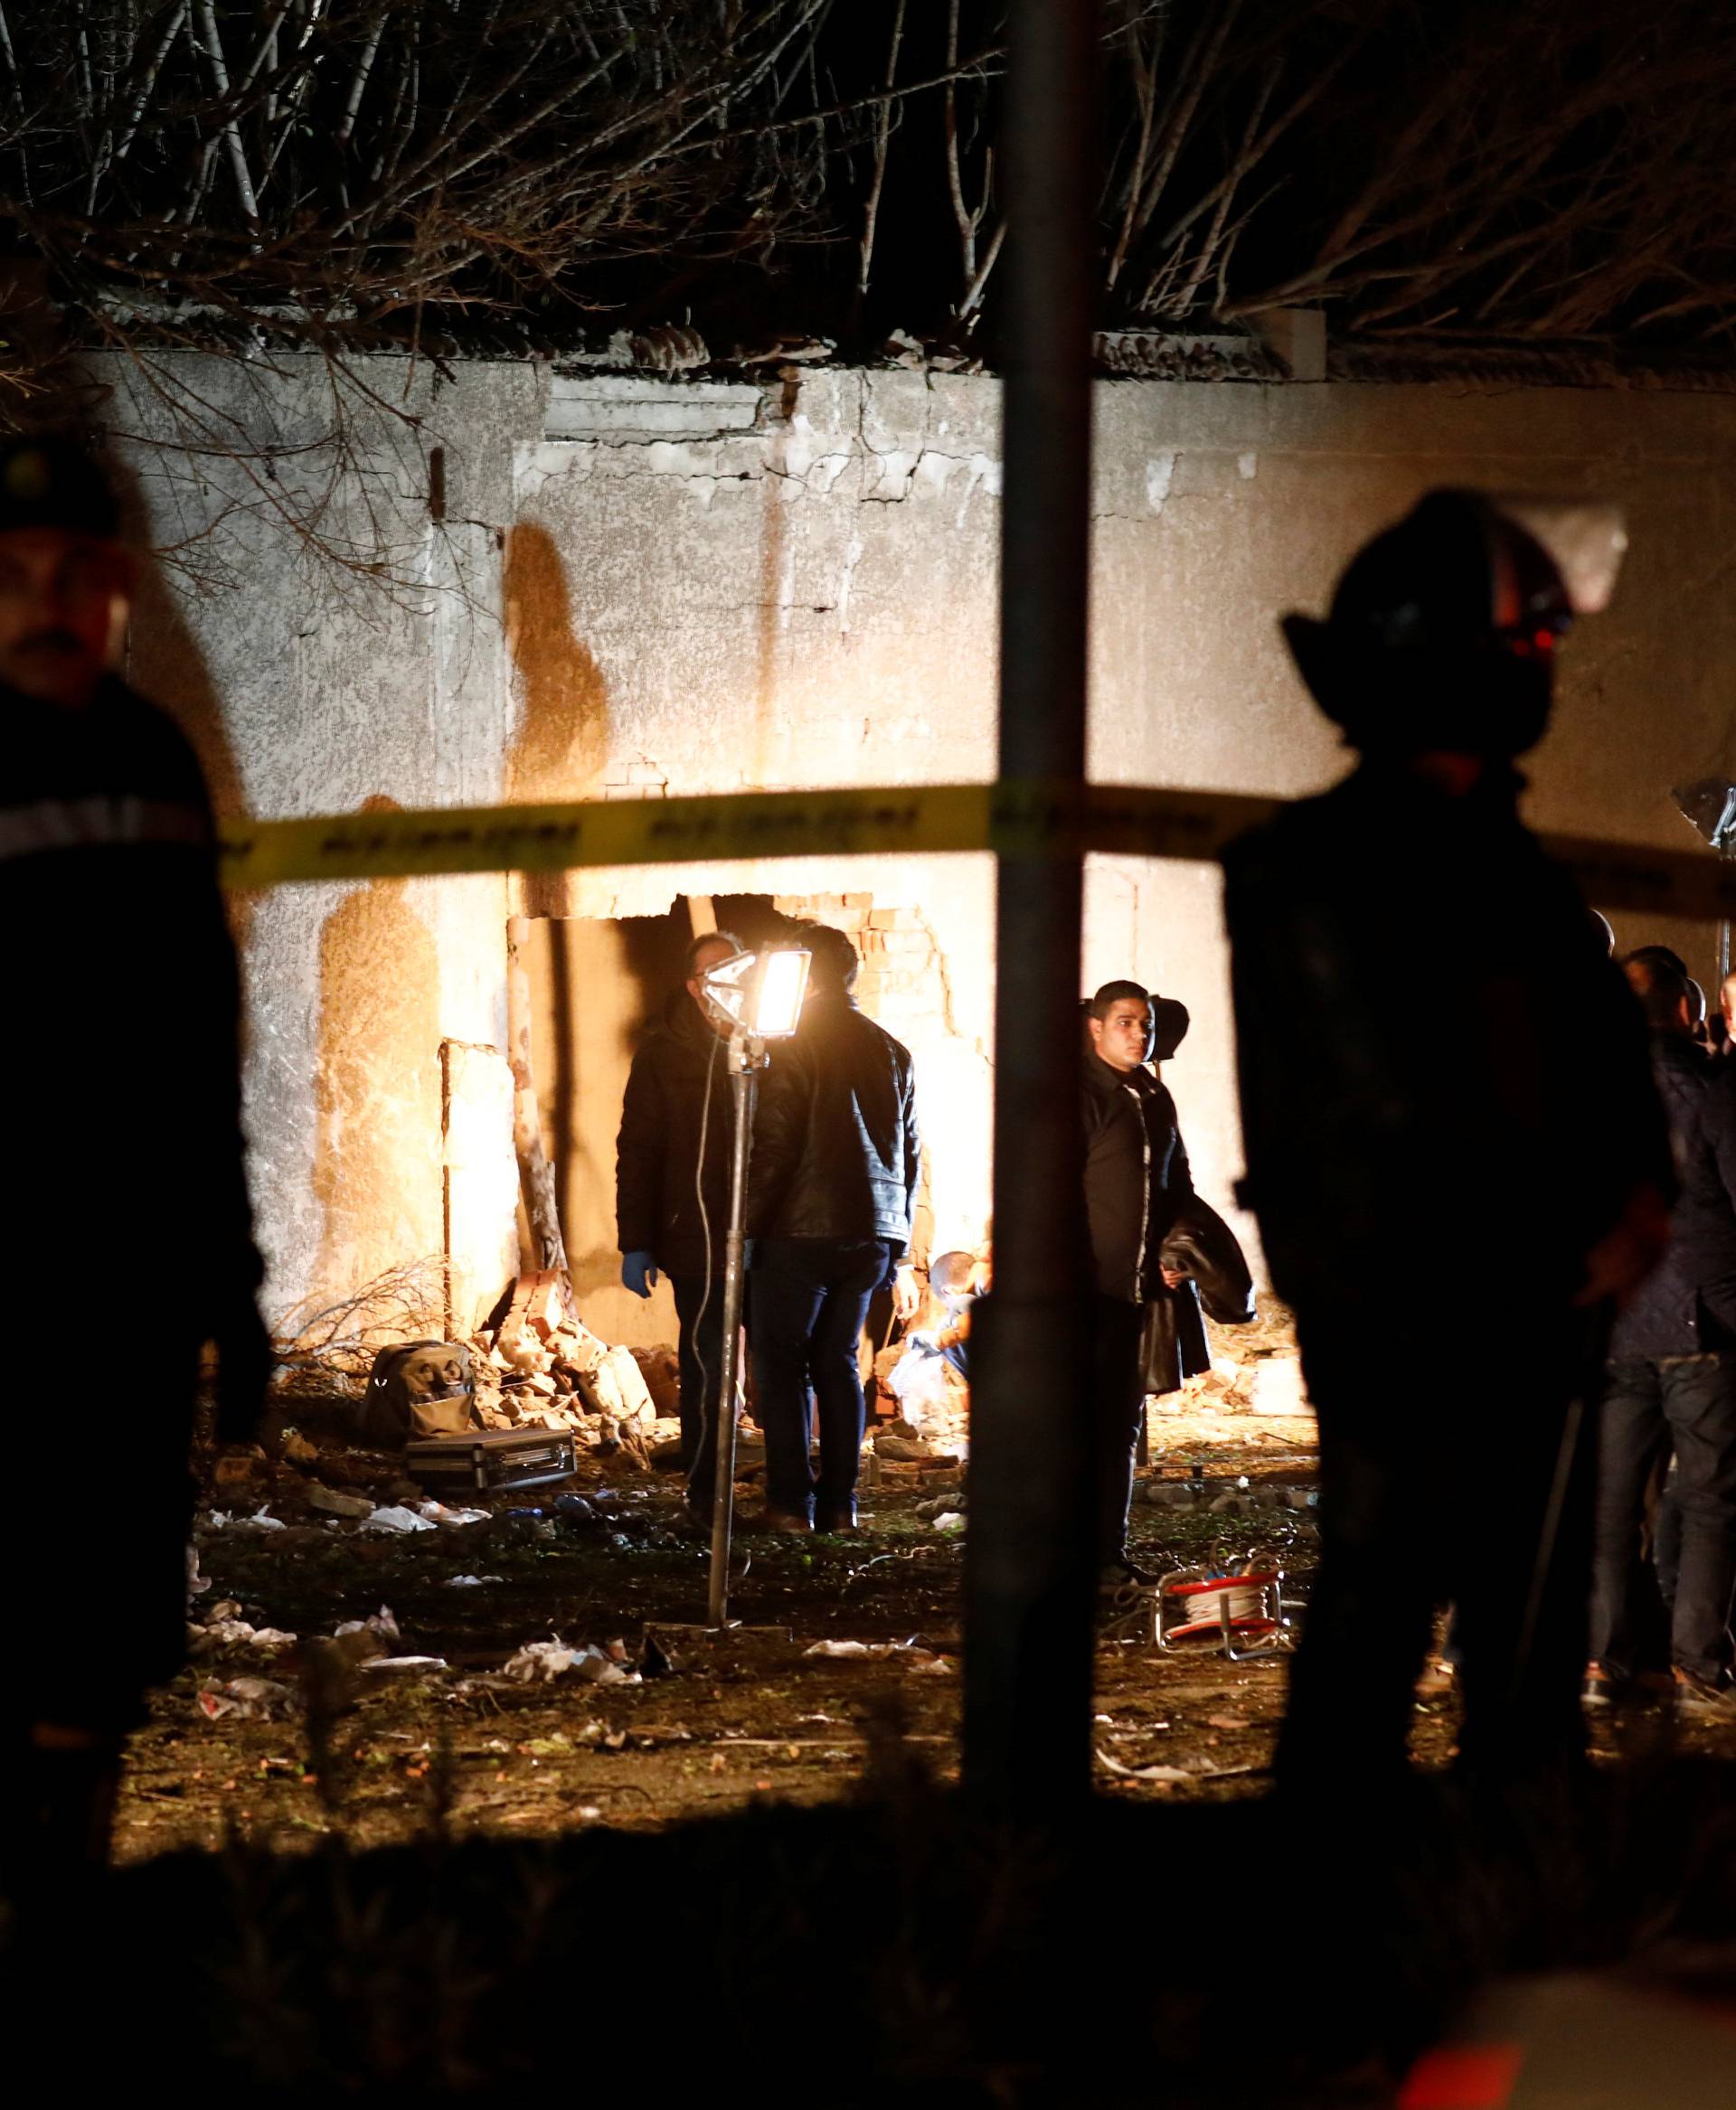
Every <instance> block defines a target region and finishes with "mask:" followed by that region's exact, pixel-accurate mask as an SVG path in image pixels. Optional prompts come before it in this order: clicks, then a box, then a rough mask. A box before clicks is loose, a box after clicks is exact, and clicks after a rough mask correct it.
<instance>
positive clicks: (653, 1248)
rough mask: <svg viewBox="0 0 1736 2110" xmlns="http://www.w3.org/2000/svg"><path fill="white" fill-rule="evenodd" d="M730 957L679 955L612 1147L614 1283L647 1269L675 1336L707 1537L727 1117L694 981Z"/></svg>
mask: <svg viewBox="0 0 1736 2110" xmlns="http://www.w3.org/2000/svg"><path fill="white" fill-rule="evenodd" d="M740 951H741V944H740V942H739V941H738V940H737V939H736V938H734V937H731V935H730V934H729V932H728V931H723V930H712V931H708V932H706V934H705V935H704V936H703V937H696V938H694V940H693V943H692V944H691V945H690V946H689V947H688V948H687V972H686V975H685V977H684V982H683V985H682V986H681V988H679V989H678V990H676V992H675V994H674V995H673V996H672V997H671V998H670V999H669V1002H668V1003H667V1004H665V1007H664V1012H663V1015H662V1017H661V1018H660V1019H658V1021H657V1022H656V1024H655V1025H654V1026H653V1027H652V1028H651V1030H650V1031H649V1032H648V1033H646V1036H645V1039H644V1040H643V1041H641V1042H640V1043H639V1046H638V1049H637V1052H636V1053H635V1055H634V1057H633V1065H632V1068H631V1069H629V1070H628V1071H627V1095H626V1097H625V1099H624V1100H623V1102H622V1106H621V1126H620V1133H619V1135H618V1136H617V1138H616V1143H615V1225H616V1235H617V1237H618V1240H619V1242H620V1248H621V1280H622V1281H623V1282H624V1283H625V1284H626V1286H627V1288H628V1289H630V1290H631V1291H632V1292H633V1293H634V1295H636V1296H646V1297H648V1296H649V1295H650V1294H651V1292H652V1290H653V1289H654V1288H655V1287H656V1282H657V1275H658V1270H659V1269H661V1270H662V1272H663V1273H664V1274H665V1275H666V1276H668V1277H669V1286H670V1288H671V1289H672V1290H673V1291H674V1292H675V1321H676V1323H677V1325H678V1326H679V1327H680V1330H681V1332H680V1362H681V1454H682V1455H681V1462H682V1465H683V1468H684V1471H685V1472H686V1474H687V1508H688V1512H689V1514H690V1515H691V1516H692V1518H693V1521H694V1522H695V1523H697V1524H699V1525H701V1526H702V1527H703V1528H704V1529H706V1530H709V1529H710V1526H711V1521H712V1500H713V1496H714V1493H715V1486H714V1475H715V1460H716V1440H717V1428H718V1418H717V1402H718V1397H719V1388H720V1387H721V1386H722V1381H723V1259H724V1241H725V1239H726V1237H727V1235H728V1232H729V1228H730V1146H731V1137H732V1135H733V1134H734V1118H735V1117H734V1114H733V1112H732V1110H731V1104H730V1071H729V1064H728V1062H727V1061H726V1060H725V1059H724V1042H725V1041H726V1040H727V1038H728V1029H727V1027H723V1026H720V1025H719V1023H718V1022H717V1021H715V1020H714V1019H713V1018H712V1017H711V1015H710V1014H709V1013H707V1011H706V1009H705V1006H704V1003H703V1000H702V996H701V980H702V977H703V975H705V974H706V973H707V972H708V971H709V970H710V969H711V968H712V967H715V966H721V965H722V962H723V961H725V960H727V959H731V958H733V956H735V955H736V954H737V953H738V952H740Z"/></svg>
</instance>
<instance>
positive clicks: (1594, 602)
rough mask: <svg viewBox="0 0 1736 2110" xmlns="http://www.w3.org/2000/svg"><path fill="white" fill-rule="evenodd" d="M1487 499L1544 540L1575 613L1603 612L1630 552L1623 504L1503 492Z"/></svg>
mask: <svg viewBox="0 0 1736 2110" xmlns="http://www.w3.org/2000/svg"><path fill="white" fill-rule="evenodd" d="M1489 503H1490V504H1492V505H1493V506H1494V507H1495V510H1496V511H1497V512H1498V513H1505V515H1506V517H1507V518H1508V519H1509V520H1510V521H1512V522H1513V523H1514V525H1515V526H1516V527H1520V528H1523V529H1524V532H1526V534H1528V535H1529V536H1530V537H1531V539H1532V540H1533V542H1540V543H1541V544H1542V545H1543V549H1544V551H1546V552H1547V554H1548V556H1549V559H1550V561H1551V562H1552V564H1553V565H1554V567H1555V569H1556V570H1557V571H1558V572H1560V574H1561V584H1562V585H1563V586H1564V587H1565V588H1566V589H1567V598H1568V605H1569V607H1570V608H1571V609H1572V611H1573V613H1574V614H1575V615H1576V616H1599V615H1601V614H1602V613H1603V611H1604V609H1605V608H1608V607H1609V598H1610V596H1611V595H1612V594H1613V593H1614V592H1615V590H1616V577H1617V574H1618V572H1619V571H1620V570H1621V560H1622V559H1623V557H1624V556H1626V554H1627V552H1628V528H1627V523H1626V521H1625V519H1624V517H1623V514H1622V510H1621V508H1620V506H1619V505H1616V504H1609V503H1608V502H1607V501H1605V500H1603V499H1597V498H1537V497H1530V496H1527V495H1524V493H1520V492H1504V491H1495V492H1491V493H1490V495H1489Z"/></svg>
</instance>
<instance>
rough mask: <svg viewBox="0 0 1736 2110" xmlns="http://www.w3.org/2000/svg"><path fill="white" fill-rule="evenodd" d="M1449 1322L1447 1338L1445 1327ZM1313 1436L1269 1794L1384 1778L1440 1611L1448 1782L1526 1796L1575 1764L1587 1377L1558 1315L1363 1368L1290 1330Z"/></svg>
mask: <svg viewBox="0 0 1736 2110" xmlns="http://www.w3.org/2000/svg"><path fill="white" fill-rule="evenodd" d="M1298 1323H1299V1330H1300V1333H1301V1339H1302V1361H1303V1367H1304V1369H1305V1371H1306V1372H1307V1380H1308V1390H1309V1393H1310V1395H1311V1397H1312V1399H1313V1400H1314V1405H1315V1408H1316V1413H1317V1414H1318V1416H1319V1422H1320V1510H1319V1518H1320V1566H1319V1569H1318V1572H1317V1574H1316V1578H1315V1582H1314V1586H1313V1589H1312V1591H1311V1593H1310V1596H1309V1600H1308V1609H1307V1618H1306V1621H1305V1623H1304V1627H1303V1634H1302V1641H1301V1644H1300V1646H1299V1648H1298V1650H1297V1655H1296V1659H1295V1662H1294V1663H1293V1665H1292V1668H1291V1673H1290V1691H1289V1704H1288V1711H1287V1713H1286V1717H1285V1723H1284V1729H1283V1734H1282V1736H1281V1738H1280V1739H1279V1745H1278V1775H1279V1779H1280V1782H1281V1783H1282V1784H1283V1785H1285V1786H1287V1787H1301V1788H1303V1789H1305V1790H1307V1792H1309V1793H1316V1792H1318V1793H1322V1794H1336V1795H1338V1796H1340V1797H1342V1796H1343V1795H1344V1794H1346V1793H1348V1794H1353V1795H1354V1794H1357V1793H1360V1792H1363V1790H1364V1789H1365V1788H1368V1787H1382V1788H1385V1787H1391V1786H1392V1785H1395V1784H1396V1783H1397V1782H1398V1781H1399V1780H1400V1779H1401V1776H1403V1774H1404V1771H1405V1768H1406V1765H1407V1743H1408V1738H1409V1732H1410V1727H1411V1713H1412V1709H1413V1706H1414V1704H1415V1695H1416V1683H1417V1679H1418V1677H1419V1675H1420V1672H1421V1669H1422V1665H1423V1662H1424V1659H1425V1655H1426V1653H1427V1650H1428V1646H1429V1636H1430V1631H1431V1627H1432V1623H1433V1619H1434V1615H1435V1612H1436V1610H1437V1608H1438V1606H1440V1605H1443V1604H1446V1603H1448V1602H1450V1603H1452V1604H1454V1605H1455V1606H1457V1608H1458V1615H1457V1621H1456V1631H1457V1636H1458V1648H1459V1653H1460V1665H1461V1668H1460V1681H1459V1682H1460V1690H1461V1692H1462V1695H1463V1700H1464V1719H1463V1726H1462V1728H1461V1730H1460V1736H1459V1751H1460V1763H1461V1766H1463V1767H1464V1768H1465V1769H1467V1771H1470V1772H1473V1773H1476V1774H1478V1775H1481V1776H1483V1777H1485V1778H1490V1777H1494V1778H1497V1779H1499V1778H1504V1777H1506V1778H1530V1779H1542V1778H1544V1777H1547V1776H1551V1775H1553V1774H1557V1773H1559V1772H1560V1771H1561V1770H1562V1769H1571V1768H1572V1767H1573V1766H1576V1765H1577V1764H1578V1763H1580V1762H1582V1760H1583V1757H1584V1751H1585V1729H1584V1723H1583V1719H1582V1718H1581V1715H1580V1698H1579V1694H1580V1680H1581V1678H1582V1676H1583V1674H1584V1669H1585V1639H1586V1594H1587V1580H1588V1578H1589V1574H1590V1550H1591V1509H1592V1501H1593V1495H1594V1492H1595V1447H1596V1446H1595V1442H1594V1440H1593V1439H1594V1435H1595V1431H1594V1428H1593V1427H1591V1426H1590V1417H1589V1412H1588V1408H1587V1406H1586V1400H1587V1399H1588V1397H1590V1396H1591V1395H1592V1393H1593V1381H1594V1380H1595V1375H1596V1371H1597V1362H1596V1361H1595V1360H1594V1357H1593V1355H1592V1352H1591V1351H1592V1342H1591V1341H1590V1338H1589V1336H1590V1333H1591V1328H1590V1326H1589V1325H1584V1324H1581V1323H1580V1321H1579V1319H1578V1315H1577V1314H1570V1313H1566V1312H1563V1313H1561V1314H1553V1315H1552V1314H1543V1316H1542V1317H1539V1318H1537V1319H1535V1320H1534V1321H1533V1323H1528V1324H1526V1325H1525V1326H1524V1327H1523V1328H1522V1327H1520V1326H1518V1325H1516V1324H1509V1325H1507V1326H1505V1327H1501V1328H1499V1329H1496V1328H1492V1327H1490V1326H1489V1325H1488V1324H1487V1323H1485V1322H1483V1321H1479V1323H1478V1328H1477V1333H1476V1336H1475V1345H1476V1351H1477V1352H1476V1357H1475V1360H1474V1361H1470V1360H1467V1361H1461V1360H1460V1359H1459V1358H1458V1357H1457V1356H1455V1355H1453V1354H1451V1353H1450V1352H1444V1347H1445V1343H1446V1342H1448V1341H1449V1340H1450V1338H1451V1335H1450V1333H1448V1332H1447V1331H1446V1329H1445V1327H1443V1330H1442V1331H1441V1332H1440V1333H1435V1332H1432V1331H1430V1330H1429V1329H1428V1328H1427V1327H1426V1326H1424V1327H1418V1328H1417V1329H1415V1330H1414V1332H1413V1333H1411V1338H1409V1339H1408V1340H1406V1339H1402V1338H1401V1340H1399V1341H1398V1342H1395V1341H1394V1339H1393V1337H1392V1327H1391V1325H1390V1323H1389V1324H1388V1325H1386V1326H1385V1327H1384V1328H1382V1331H1381V1334H1380V1346H1379V1352H1378V1353H1376V1352H1375V1351H1374V1349H1373V1346H1372V1345H1371V1344H1370V1342H1371V1341H1372V1339H1373V1330H1372V1329H1371V1330H1370V1333H1368V1334H1367V1335H1364V1333H1363V1328H1362V1327H1361V1326H1360V1325H1359V1324H1357V1323H1354V1321H1349V1322H1347V1321H1346V1320H1345V1319H1342V1318H1339V1317H1337V1315H1336V1314H1325V1315H1323V1314H1302V1315H1301V1317H1300V1318H1299V1322H1298ZM1454 1323H1457V1322H1454Z"/></svg>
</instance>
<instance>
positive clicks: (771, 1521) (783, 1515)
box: [750, 1504, 814, 1533]
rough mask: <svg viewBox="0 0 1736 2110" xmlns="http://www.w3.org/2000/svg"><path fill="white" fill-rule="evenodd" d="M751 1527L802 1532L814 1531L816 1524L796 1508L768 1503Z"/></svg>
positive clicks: (762, 1529) (755, 1529)
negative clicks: (773, 1506) (780, 1506)
mask: <svg viewBox="0 0 1736 2110" xmlns="http://www.w3.org/2000/svg"><path fill="white" fill-rule="evenodd" d="M750 1528H751V1529H752V1530H754V1531H788V1532H796V1533H800V1532H807V1531H813V1529H814V1526H813V1525H812V1524H811V1523H810V1522H809V1521H808V1520H807V1518H806V1517H805V1516H803V1515H801V1514H800V1512H797V1511H796V1510H792V1509H773V1508H771V1507H770V1506H769V1504H768V1506H767V1507H766V1508H765V1509H764V1510H762V1511H761V1512H760V1514H759V1515H758V1516H757V1517H755V1519H754V1520H753V1523H752V1525H751V1527H750Z"/></svg>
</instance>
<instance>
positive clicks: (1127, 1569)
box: [1097, 1553, 1157, 1594]
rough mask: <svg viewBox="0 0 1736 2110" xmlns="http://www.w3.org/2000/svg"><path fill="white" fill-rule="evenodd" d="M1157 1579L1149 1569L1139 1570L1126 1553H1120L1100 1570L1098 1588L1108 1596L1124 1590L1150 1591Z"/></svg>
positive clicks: (1106, 1562) (1107, 1561)
mask: <svg viewBox="0 0 1736 2110" xmlns="http://www.w3.org/2000/svg"><path fill="white" fill-rule="evenodd" d="M1156 1580H1157V1578H1156V1576H1155V1575H1153V1574H1152V1572H1151V1571H1150V1569H1149V1568H1137V1567H1135V1565H1134V1563H1133V1562H1132V1561H1131V1560H1129V1559H1127V1555H1126V1554H1125V1553H1118V1554H1117V1555H1116V1557H1115V1559H1113V1560H1106V1561H1105V1562H1104V1563H1103V1565H1102V1567H1101V1568H1099V1570H1098V1577H1097V1587H1098V1588H1099V1590H1101V1591H1103V1592H1105V1593H1106V1594H1114V1593H1117V1592H1118V1591H1121V1590H1123V1589H1129V1588H1131V1589H1136V1590H1148V1589H1150V1588H1151V1587H1152V1586H1153V1585H1154V1584H1155V1583H1156Z"/></svg>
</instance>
